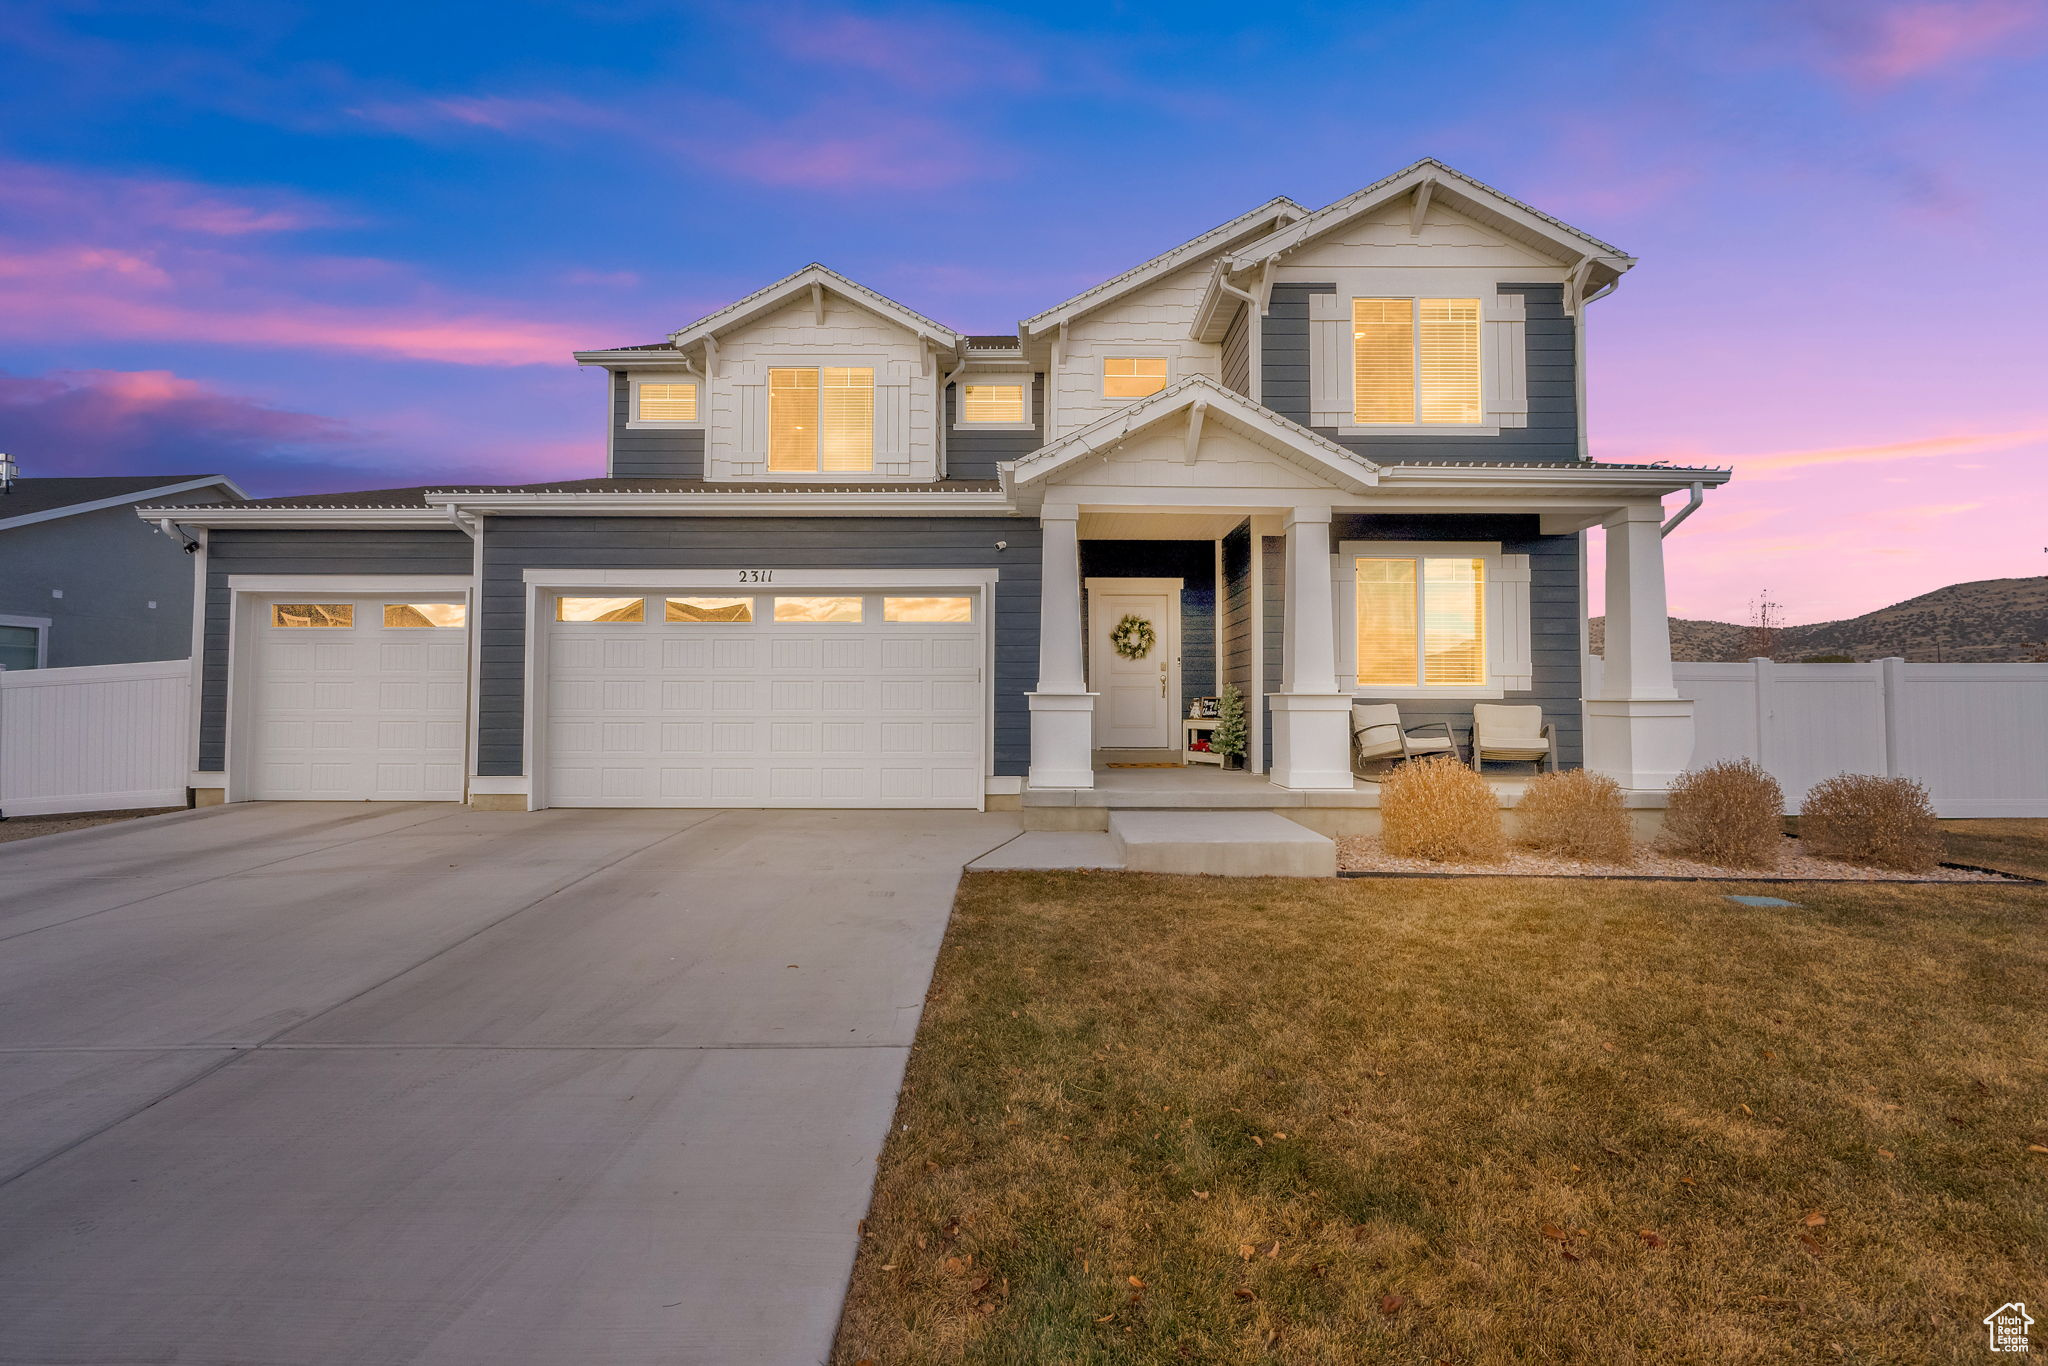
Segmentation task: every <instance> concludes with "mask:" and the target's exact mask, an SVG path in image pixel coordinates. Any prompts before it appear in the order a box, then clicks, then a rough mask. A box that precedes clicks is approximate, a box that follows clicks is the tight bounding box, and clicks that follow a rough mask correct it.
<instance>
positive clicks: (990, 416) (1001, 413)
mask: <svg viewBox="0 0 2048 1366" xmlns="http://www.w3.org/2000/svg"><path fill="white" fill-rule="evenodd" d="M960 420H961V421H962V422H1029V421H1030V420H1031V419H1030V417H1029V416H1028V415H1027V414H1026V413H1025V411H1024V386H1023V385H1021V384H963V385H961V386H960Z"/></svg>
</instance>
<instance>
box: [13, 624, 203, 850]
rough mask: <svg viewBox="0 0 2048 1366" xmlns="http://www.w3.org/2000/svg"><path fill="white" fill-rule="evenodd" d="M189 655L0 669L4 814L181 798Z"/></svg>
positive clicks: (116, 807) (178, 801) (113, 807)
mask: <svg viewBox="0 0 2048 1366" xmlns="http://www.w3.org/2000/svg"><path fill="white" fill-rule="evenodd" d="M191 674H192V670H191V663H190V661H188V660H183V659H172V660H164V661H161V662H155V663H149V664H96V665H91V666H88V667H86V668H80V669H21V670H14V671H0V815H6V816H42V815H50V814H52V813H56V812H66V811H122V810H127V809H130V808H134V807H145V806H183V805H184V804H185V775H186V766H187V763H188V762H189V759H188V756H187V754H186V741H187V738H188V737H189V736H190V734H191V724H192V723H191V708H190V707H189V706H188V698H189V694H190V692H191V686H192V685H191Z"/></svg>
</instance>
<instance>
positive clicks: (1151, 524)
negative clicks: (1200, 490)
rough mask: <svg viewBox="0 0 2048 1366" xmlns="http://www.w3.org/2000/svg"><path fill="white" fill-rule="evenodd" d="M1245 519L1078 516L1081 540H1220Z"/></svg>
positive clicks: (1235, 515) (1238, 515)
mask: <svg viewBox="0 0 2048 1366" xmlns="http://www.w3.org/2000/svg"><path fill="white" fill-rule="evenodd" d="M1244 519H1245V514H1244V513H1242V512H1089V511H1083V512H1082V513H1081V528H1080V536H1081V539H1082V540H1084V541H1220V540H1222V539H1223V538H1224V537H1225V536H1228V535H1229V534H1230V533H1231V532H1232V531H1233V530H1235V529H1236V527H1237V524H1238V523H1239V522H1242V521H1243V520H1244Z"/></svg>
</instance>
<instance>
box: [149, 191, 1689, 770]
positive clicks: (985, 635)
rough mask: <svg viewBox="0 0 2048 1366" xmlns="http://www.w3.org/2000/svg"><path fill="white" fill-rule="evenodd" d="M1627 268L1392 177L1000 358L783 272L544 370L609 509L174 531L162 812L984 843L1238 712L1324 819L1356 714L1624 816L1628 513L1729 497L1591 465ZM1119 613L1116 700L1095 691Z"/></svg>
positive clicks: (492, 495)
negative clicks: (1613, 315) (321, 808)
mask: <svg viewBox="0 0 2048 1366" xmlns="http://www.w3.org/2000/svg"><path fill="white" fill-rule="evenodd" d="M1633 264H1634V262H1633V260H1632V259H1631V258H1630V257H1628V256H1627V255H1625V254H1623V253H1622V252H1621V251H1619V250H1617V249H1616V248H1614V247H1612V246H1609V245H1608V244H1606V243H1605V242H1602V241H1600V240H1599V239H1598V238H1595V237H1592V236H1590V235H1588V234H1587V233H1584V232H1582V231H1580V230H1578V229H1576V228H1573V227H1570V226H1568V225H1566V224H1564V223H1561V222H1559V221H1557V220H1556V219H1554V218H1551V217H1549V216H1548V215H1546V214H1543V213H1541V212H1539V211H1537V210H1535V209H1533V208H1531V207H1529V206H1528V205H1525V204H1522V203H1520V202H1518V201H1516V200H1514V199H1511V198H1509V197H1507V196H1506V195H1504V194H1501V193H1500V192H1499V191H1497V190H1494V189H1491V188H1489V187H1488V186H1485V185H1482V184H1480V183H1479V182H1477V181H1475V180H1472V179H1471V178H1470V177H1467V176H1464V175H1461V174H1459V173H1458V172H1456V171H1454V170H1452V169H1451V168H1449V167H1448V166H1445V165H1443V164H1442V163H1440V162H1436V161H1421V162H1417V163H1416V164H1415V165H1413V166H1410V167H1408V168H1407V169H1406V170H1403V171H1401V172H1399V173H1398V174H1396V175H1393V176H1390V177H1388V178H1386V179H1384V180H1381V181H1378V182H1376V183H1374V184H1372V185H1369V186H1367V187H1366V188H1365V189H1363V190H1360V191H1358V192H1357V193H1356V194H1353V195H1349V196H1347V197H1345V198H1344V199H1341V200H1338V201H1337V202H1335V203H1333V204H1330V205H1328V206H1326V207H1324V208H1321V209H1318V210H1315V211H1313V212H1311V211H1309V210H1308V209H1305V208H1303V207H1301V206H1300V205H1298V204H1295V203H1293V202H1292V201H1290V200H1286V199H1275V200H1272V201H1270V202H1268V203H1265V204H1262V205H1260V206H1258V207H1257V208H1254V209H1252V210H1250V211H1249V212H1247V213H1245V214H1242V215H1240V216H1239V217H1237V218H1234V219H1232V220H1230V221H1229V222H1227V223H1224V224H1222V225H1221V226H1220V227H1216V228H1214V229H1211V230H1210V231H1208V232H1205V233H1203V234H1201V235H1200V236H1198V237H1196V238H1194V239H1193V240H1191V241H1189V242H1186V243H1184V244H1182V245H1181V246H1178V247H1175V248H1173V249H1172V250H1171V251H1168V252H1166V253H1164V254H1162V255H1160V256H1157V257H1155V258H1153V259H1152V260H1149V261H1146V262H1144V263H1142V264H1140V265H1138V266H1136V267H1134V268H1133V269H1131V270H1129V271H1126V272H1124V273H1123V274H1121V275H1118V276H1116V277H1115V278H1113V279H1110V280H1106V281H1104V282H1103V283H1101V284H1099V285H1096V286H1094V287H1093V288H1091V289H1088V290H1086V291H1085V292H1083V293H1081V294H1078V295H1076V296H1075V297H1073V298H1071V299H1068V300H1065V301H1064V302H1062V303H1059V304H1057V305H1055V306H1054V307H1052V308H1049V309H1047V310H1046V311H1044V312H1042V313H1039V314H1037V315H1036V316H1034V317H1031V318H1027V319H1025V320H1024V321H1023V322H1022V323H1021V324H1020V325H1019V327H1018V330H1017V333H1016V334H1015V335H1005V336H967V335H962V334H960V333H958V332H955V331H953V330H952V329H951V328H950V327H947V326H946V325H944V324H943V323H940V322H936V321H934V320H933V319H931V318H928V317H925V316H924V315H922V314H920V313H918V312H915V311H913V310H912V309H910V308H908V307H906V306H905V305H903V304H901V303H898V302H896V301H895V300H893V299H889V298H885V297H884V296H882V295H880V294H878V293H876V292H875V291H873V290H871V289H868V288H865V287H864V286H861V285H859V284H856V283H854V282H853V281H851V280H848V279H846V278H845V277H843V276H840V275H838V274H836V273H834V272H832V271H830V270H827V269H826V268H824V267H823V266H818V265H811V266H806V267H805V268H804V269H802V270H799V271H797V272H796V273H795V274H793V275H790V276H788V277H786V278H785V279H782V280H778V281H776V282H775V283H774V284H771V285H769V286H767V287H766V288H764V289H761V290H759V291H757V292H756V293H754V294H750V295H748V296H747V297H746V298H743V299H741V300H739V301H738V302H736V303H734V304H732V305H730V306H729V307H726V308H723V309H720V310H718V311H717V312H715V313H712V314H710V315H708V316H706V317H703V318H700V319H698V320H696V321H695V322H692V323H689V324H688V325H687V326H684V327H682V328H681V329H679V330H678V331H676V332H674V333H673V334H671V335H670V336H669V337H668V338H667V339H665V340H663V341H660V342H656V343H652V344H647V345H637V346H621V347H613V348H608V349H603V350H594V351H586V352H580V353H578V355H577V357H576V359H577V360H579V361H580V362H582V363H583V364H585V365H588V366H595V367H601V368H602V369H603V370H605V371H606V372H608V374H607V383H608V403H607V412H608V436H607V451H608V474H607V476H606V477H605V478H602V479H582V480H570V481H564V482H558V483H547V484H532V485H521V486H502V487H498V486H487V487H430V488H413V489H385V490H373V491H369V492H363V493H352V494H333V495H321V496H317V497H305V498H282V499H279V498H273V499H266V500H261V501H258V502H253V503H248V504H245V505H239V506H219V507H204V508H198V507H185V508H178V509H175V510H171V515H174V516H175V517H176V519H177V521H178V523H179V524H181V525H182V526H184V527H186V528H188V529H189V530H190V531H191V533H192V534H194V535H196V536H199V537H201V538H202V539H203V542H204V545H203V549H202V551H201V553H200V558H199V573H200V574H201V575H202V578H203V583H204V586H205V601H206V623H205V632H204V640H205V646H204V653H203V657H202V659H201V660H200V661H199V663H198V666H197V667H198V680H199V683H200V686H199V687H198V688H196V689H195V695H196V697H197V706H198V708H199V716H198V728H197V744H196V753H195V754H194V765H193V767H194V776H193V779H192V782H193V785H194V786H195V787H196V788H198V789H200V790H201V797H202V800H220V799H227V800H241V799H245V798H291V797H305V798H414V799H434V800H446V801H460V800H464V799H465V798H466V799H468V800H470V801H471V802H474V803H477V804H480V805H490V806H500V807H503V806H514V807H526V806H535V807H538V806H576V805H582V806H642V805H679V806H692V805H701V806H735V805H737V806H767V805H787V806H968V807H972V806H979V805H983V804H999V805H1010V804H1014V803H1015V802H1016V801H1018V800H1019V794H1020V793H1026V792H1028V791H1029V790H1032V789H1043V790H1046V791H1054V790H1060V791H1072V790H1077V789H1085V788H1088V787H1090V785H1091V784H1093V783H1094V781H1095V776H1094V769H1095V766H1096V763H1097V762H1098V758H1099V752H1100V751H1103V750H1141V751H1142V750H1172V749H1176V748H1177V747H1178V746H1179V745H1180V743H1181V731H1180V725H1181V718H1182V717H1183V716H1184V715H1185V713H1186V710H1187V705H1186V704H1187V703H1188V702H1189V701H1190V700H1192V699H1193V698H1196V697H1200V696H1207V695H1211V694H1214V693H1216V692H1217V691H1218V690H1219V688H1220V687H1221V686H1222V685H1223V684H1225V683H1232V684H1235V685H1236V686H1238V687H1239V688H1240V689H1242V690H1243V691H1244V693H1245V694H1246V696H1247V697H1248V698H1249V699H1250V702H1251V723H1252V728H1253V741H1252V745H1251V753H1250V756H1249V758H1250V760H1251V764H1252V766H1253V767H1254V768H1255V769H1256V770H1258V771H1261V772H1264V773H1266V774H1268V775H1269V776H1270V780H1271V782H1272V783H1273V784H1274V785H1276V789H1289V790H1295V791H1306V792H1316V791H1333V790H1340V789H1341V790H1349V789H1350V788H1351V785H1352V781H1353V779H1352V774H1351V767H1350V763H1349V750H1348V745H1349V717H1350V707H1351V705H1352V704H1353V702H1354V701H1378V702H1387V701H1392V702H1397V703H1399V704H1400V706H1401V707H1402V708H1403V709H1404V712H1405V713H1406V714H1407V715H1408V716H1412V717H1413V718H1414V720H1415V721H1416V722H1417V723H1419V722H1422V721H1426V720H1431V719H1443V720H1446V721H1449V722H1450V723H1451V724H1452V725H1453V726H1454V727H1456V728H1459V729H1461V730H1462V729H1465V728H1468V727H1469V724H1470V718H1471V709H1472V706H1473V704H1474V702H1476V701H1480V700H1486V699H1504V700H1509V701H1523V702H1527V703H1533V704H1536V705H1539V706H1541V707H1542V708H1543V712H1544V715H1545V717H1546V718H1547V719H1548V720H1549V721H1551V722H1552V723H1554V725H1555V726H1556V728H1557V732H1558V735H1559V740H1560V748H1561V750H1562V758H1563V759H1564V761H1565V762H1566V763H1568V764H1570V763H1580V762H1584V763H1586V764H1588V765H1590V766H1594V767H1597V768H1599V769H1601V770H1603V771H1606V772H1609V773H1612V774H1614V775H1615V776H1616V777H1617V778H1619V779H1620V781H1621V782H1622V783H1623V784H1624V785H1625V786H1627V787H1629V788H1632V789H1637V790H1645V791H1654V790H1656V789H1659V788H1661V787H1663V786H1664V785H1666V784H1667V783H1668V782H1669V780H1670V779H1671V777H1672V776H1673V775H1674V774H1675V773H1676V772H1677V771H1678V770H1679V769H1681V768H1682V767H1683V766H1684V765H1685V763H1686V760H1687V757H1688V755H1689V753H1690V750H1691V739H1692V731H1691V713H1690V706H1691V704H1690V703H1688V702H1684V701H1681V700H1679V699H1678V698H1677V696H1676V694H1675V691H1674V689H1673V687H1672V678H1671V664H1670V649H1669V643H1668V637H1667V631H1666V624H1665V594H1664V577H1663V574H1664V571H1663V551H1662V543H1661V538H1660V533H1661V531H1662V530H1663V529H1664V527H1663V523H1664V521H1665V517H1666V514H1665V512H1664V510H1663V509H1662V507H1661V506H1660V503H1659V500H1660V499H1661V498H1663V497H1665V496H1666V495H1669V494H1673V493H1681V492H1687V491H1690V492H1691V493H1692V495H1693V504H1692V506H1696V505H1697V500H1698V496H1699V494H1700V492H1701V491H1702V490H1703V489H1704V488H1706V487H1709V486H1714V485H1718V484H1720V483H1722V482H1724V481H1725V480H1726V478H1727V477H1728V476H1727V472H1726V471H1724V470H1710V469H1681V468H1673V467H1670V466H1666V465H1662V464H1659V465H1617V464H1600V463H1594V462H1592V461H1590V460H1589V459H1588V458H1587V455H1586V438H1585V411H1584V395H1585V384H1584V367H1583V358H1584V354H1585V344H1584V331H1583V322H1584V311H1585V307H1586V305H1587V304H1588V303H1589V302H1591V301H1592V300H1594V299H1597V298H1599V297H1601V296H1603V295H1605V294H1607V293H1609V292H1610V291H1612V290H1613V289H1614V287H1615V286H1616V284H1617V283H1618V282H1619V280H1620V279H1621V276H1622V275H1623V274H1624V273H1625V272H1626V271H1627V270H1628V269H1629V268H1630V267H1631V266H1632V265H1633ZM144 515H145V516H159V515H164V514H163V513H161V512H145V514H144ZM1602 524H1604V525H1605V526H1606V527H1607V528H1608V537H1607V544H1608V556H1607V568H1606V575H1607V578H1606V590H1607V614H1608V622H1609V625H1608V635H1607V657H1606V666H1605V669H1604V674H1603V678H1604V682H1603V685H1602V695H1600V696H1597V697H1588V696H1586V695H1585V689H1584V688H1583V687H1582V684H1581V660H1582V654H1583V630H1584V621H1585V617H1586V611H1585V592H1586V582H1585V553H1584V536H1583V532H1584V531H1585V529H1587V528H1589V527H1592V526H1595V525H1602ZM1126 617H1137V618H1139V619H1140V620H1143V621H1146V622H1149V623H1152V624H1154V627H1155V635H1156V638H1157V644H1156V647H1155V648H1153V649H1150V650H1148V651H1146V652H1145V653H1144V656H1143V657H1142V658H1139V659H1128V658H1125V657H1124V656H1123V655H1122V654H1120V653H1119V652H1118V651H1116V650H1114V649H1111V648H1109V639H1110V634H1111V632H1112V631H1114V630H1115V629H1116V627H1117V626H1118V624H1119V623H1121V622H1122V621H1123V620H1124V618H1126ZM1404 719H1405V717H1404Z"/></svg>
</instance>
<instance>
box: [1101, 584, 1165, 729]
mask: <svg viewBox="0 0 2048 1366" xmlns="http://www.w3.org/2000/svg"><path fill="white" fill-rule="evenodd" d="M1180 590H1181V581H1180V580H1179V579H1090V580H1088V691H1090V692H1092V693H1095V694H1096V698H1095V747H1096V748H1097V749H1178V748H1179V746H1180V736H1179V734H1178V731H1177V729H1176V726H1177V723H1178V721H1179V720H1180ZM1126 618H1135V619H1136V620H1137V621H1140V622H1143V623H1145V624H1146V625H1148V626H1150V627H1151V628H1152V644H1151V646H1150V647H1149V648H1147V649H1145V651H1144V653H1143V654H1141V655H1139V656H1138V657H1137V658H1132V657H1131V652H1133V651H1135V650H1136V649H1137V648H1138V642H1136V641H1133V640H1131V639H1130V636H1132V635H1135V634H1138V633H1137V632H1128V633H1126V639H1125V649H1124V650H1119V649H1118V648H1117V631H1118V628H1119V627H1120V626H1122V625H1123V623H1124V621H1125V620H1126Z"/></svg>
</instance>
